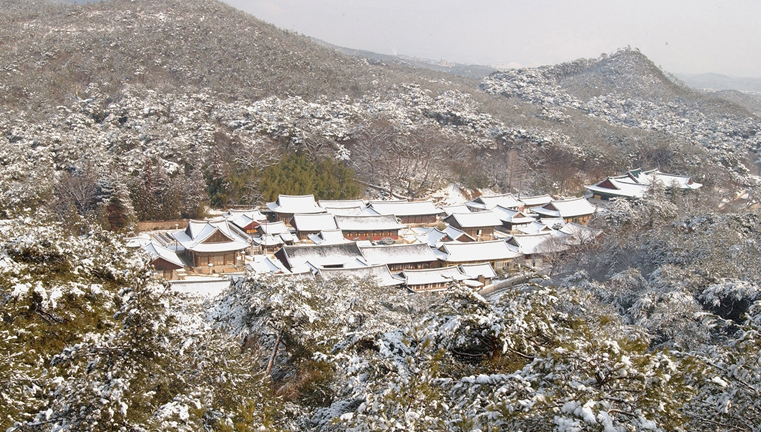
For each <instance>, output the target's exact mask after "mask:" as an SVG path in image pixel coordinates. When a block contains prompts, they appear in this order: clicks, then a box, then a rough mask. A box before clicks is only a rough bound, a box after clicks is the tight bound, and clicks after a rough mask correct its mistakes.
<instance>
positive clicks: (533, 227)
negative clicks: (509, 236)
mask: <svg viewBox="0 0 761 432" xmlns="http://www.w3.org/2000/svg"><path fill="white" fill-rule="evenodd" d="M559 220H562V219H559ZM517 230H518V231H520V232H522V233H524V234H537V233H541V232H550V231H552V227H551V226H548V225H547V224H546V223H544V221H534V222H531V223H530V224H528V225H523V226H520V227H518V228H517Z"/></svg>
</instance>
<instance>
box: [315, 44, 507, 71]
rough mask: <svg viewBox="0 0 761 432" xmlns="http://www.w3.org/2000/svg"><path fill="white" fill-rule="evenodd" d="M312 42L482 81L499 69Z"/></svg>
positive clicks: (375, 58) (383, 61)
mask: <svg viewBox="0 0 761 432" xmlns="http://www.w3.org/2000/svg"><path fill="white" fill-rule="evenodd" d="M312 40H313V41H315V42H316V43H317V44H320V45H323V46H326V47H330V48H333V49H335V50H337V51H340V52H342V53H344V54H348V55H351V56H355V57H361V58H365V59H367V60H369V61H371V62H380V63H391V64H400V65H405V66H411V67H414V68H423V69H430V70H434V71H437V72H444V73H448V74H452V75H457V76H462V77H466V78H473V79H479V80H480V79H483V78H486V77H487V76H489V74H491V73H493V72H496V71H497V69H495V68H493V67H491V66H484V65H471V64H463V63H449V62H447V63H446V64H442V63H444V62H442V61H438V62H437V61H435V60H430V59H422V58H415V57H409V56H404V55H397V56H394V55H388V54H379V53H375V52H372V51H365V50H357V49H352V48H345V47H340V46H337V45H333V44H330V43H328V42H325V41H322V40H320V39H316V38H312Z"/></svg>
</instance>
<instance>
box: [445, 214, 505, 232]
mask: <svg viewBox="0 0 761 432" xmlns="http://www.w3.org/2000/svg"><path fill="white" fill-rule="evenodd" d="M444 222H446V223H448V224H450V225H451V224H453V223H455V224H457V225H459V226H460V227H462V228H479V227H498V226H500V225H502V221H501V220H499V218H498V217H497V216H496V215H495V214H494V213H492V212H491V211H488V210H487V211H480V212H473V213H470V212H468V213H453V214H451V215H449V216H447V217H446V218H444Z"/></svg>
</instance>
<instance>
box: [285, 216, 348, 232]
mask: <svg viewBox="0 0 761 432" xmlns="http://www.w3.org/2000/svg"><path fill="white" fill-rule="evenodd" d="M291 225H292V226H293V227H294V228H296V230H297V231H310V232H316V231H323V230H335V229H337V227H336V221H335V220H334V219H333V215H331V214H328V213H315V214H300V213H297V214H295V215H293V218H292V219H291Z"/></svg>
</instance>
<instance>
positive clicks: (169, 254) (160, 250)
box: [143, 242, 185, 268]
mask: <svg viewBox="0 0 761 432" xmlns="http://www.w3.org/2000/svg"><path fill="white" fill-rule="evenodd" d="M143 249H145V251H146V252H148V254H149V255H150V256H151V258H153V259H154V260H156V259H163V260H164V261H166V262H168V263H171V264H174V265H176V266H177V267H180V268H182V267H185V263H184V262H183V261H182V259H181V258H180V257H179V256H178V255H177V252H175V251H173V250H171V249H167V248H165V247H163V246H161V245H158V244H156V243H154V242H149V243H148V244H146V245H145V246H143Z"/></svg>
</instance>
